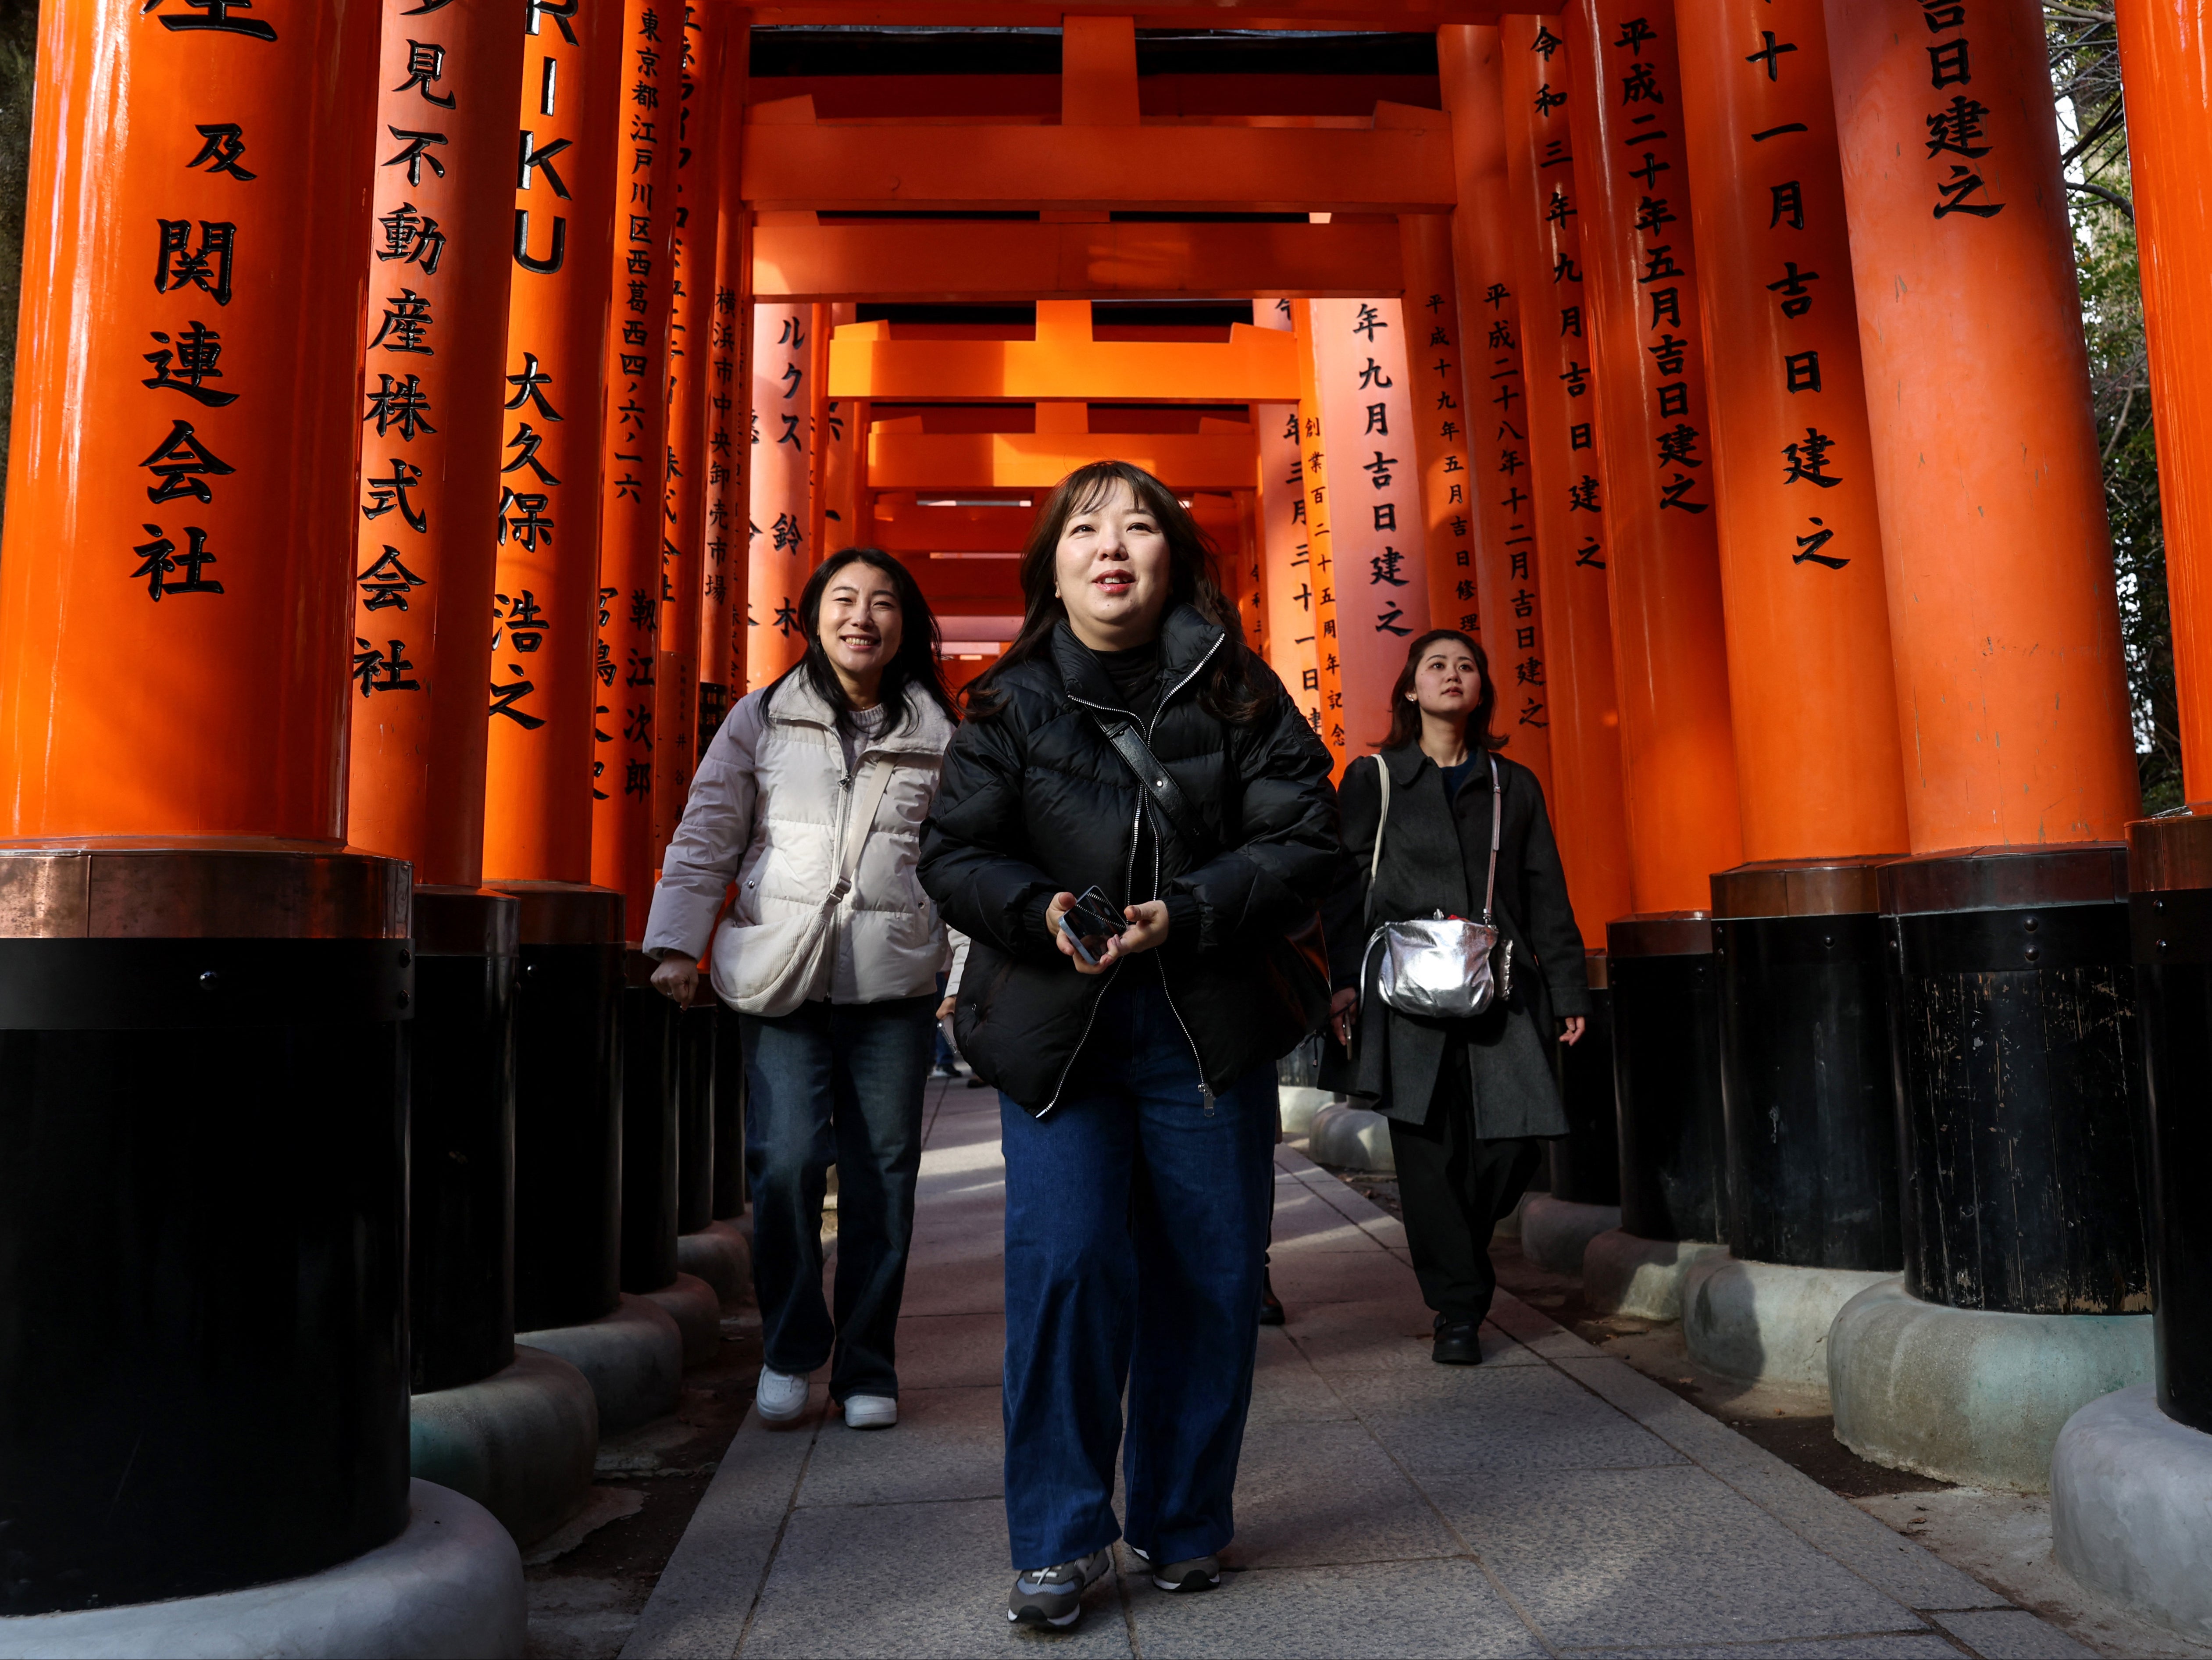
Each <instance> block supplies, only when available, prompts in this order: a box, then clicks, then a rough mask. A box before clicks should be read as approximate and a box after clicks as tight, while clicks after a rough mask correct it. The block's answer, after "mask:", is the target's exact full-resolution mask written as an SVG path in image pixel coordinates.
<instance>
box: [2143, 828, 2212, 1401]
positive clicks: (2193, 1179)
mask: <svg viewBox="0 0 2212 1660" xmlns="http://www.w3.org/2000/svg"><path fill="white" fill-rule="evenodd" d="M2128 888H2129V897H2128V904H2129V909H2130V918H2131V921H2132V922H2133V929H2132V932H2133V934H2134V946H2135V952H2134V955H2135V960H2136V995H2137V998H2138V1000H2139V1004H2140V1007H2141V1010H2142V1043H2143V1060H2144V1067H2143V1071H2144V1074H2145V1082H2146V1085H2147V1088H2146V1091H2145V1093H2146V1095H2147V1097H2148V1104H2149V1115H2148V1116H2149V1129H2150V1158H2149V1165H2150V1195H2149V1198H2150V1214H2149V1220H2148V1243H2149V1247H2150V1276H2151V1286H2152V1290H2153V1292H2154V1299H2155V1315H2154V1325H2155V1327H2156V1329H2157V1333H2158V1380H2157V1381H2158V1404H2159V1406H2160V1409H2161V1410H2163V1411H2164V1412H2165V1414H2166V1416H2167V1417H2169V1418H2171V1419H2172V1420H2174V1421H2175V1422H2176V1423H2180V1424H2186V1425H2187V1426H2189V1427H2190V1428H2191V1429H2196V1430H2203V1431H2204V1432H2207V1433H2212V1205H2208V1204H2207V1203H2206V1197H2205V1192H2204V1183H2205V1176H2206V1173H2207V1172H2208V1171H2212V805H2199V806H2193V807H2191V808H2190V809H2189V810H2188V812H2185V813H2182V814H2177V815H2176V816H2175V817H2173V818H2152V819H2146V820H2144V821H2142V822H2141V823H2138V824H2130V825H2129V826H2128Z"/></svg>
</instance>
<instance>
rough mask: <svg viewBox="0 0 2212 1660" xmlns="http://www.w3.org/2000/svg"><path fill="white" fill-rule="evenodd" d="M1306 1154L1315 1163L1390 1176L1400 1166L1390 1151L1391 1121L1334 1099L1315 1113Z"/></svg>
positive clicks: (1373, 1111) (1308, 1132)
mask: <svg viewBox="0 0 2212 1660" xmlns="http://www.w3.org/2000/svg"><path fill="white" fill-rule="evenodd" d="M1306 1157H1307V1158H1310V1159H1312V1160H1313V1161H1314V1163H1315V1164H1334V1165H1336V1166H1337V1167H1338V1168H1339V1169H1340V1170H1358V1171H1376V1173H1378V1174H1381V1175H1385V1176H1387V1175H1389V1174H1391V1173H1392V1172H1394V1171H1396V1170H1397V1168H1398V1161H1397V1158H1395V1156H1394V1155H1393V1154H1392V1152H1391V1151H1390V1121H1389V1119H1387V1118H1385V1117H1384V1116H1383V1115H1382V1114H1381V1113H1379V1112H1376V1111H1375V1110H1373V1109H1372V1108H1370V1107H1355V1106H1351V1105H1348V1104H1344V1103H1341V1102H1334V1101H1333V1102H1331V1103H1330V1104H1328V1106H1325V1107H1323V1108H1322V1109H1321V1110H1319V1111H1318V1112H1316V1113H1315V1114H1314V1116H1313V1124H1312V1126H1311V1128H1309V1129H1308V1130H1307V1132H1306Z"/></svg>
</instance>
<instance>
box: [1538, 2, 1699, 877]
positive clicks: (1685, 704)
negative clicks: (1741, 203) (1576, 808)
mask: <svg viewBox="0 0 2212 1660" xmlns="http://www.w3.org/2000/svg"><path fill="white" fill-rule="evenodd" d="M1560 32H1561V33H1565V34H1566V35H1568V36H1569V38H1571V40H1572V43H1573V46H1574V56H1575V61H1574V64H1573V66H1572V74H1573V77H1574V78H1573V81H1572V83H1571V98H1570V104H1569V106H1568V108H1567V110H1566V112H1565V113H1566V114H1567V116H1568V117H1569V123H1570V131H1571V134H1572V153H1573V154H1574V155H1575V158H1576V167H1575V184H1576V185H1577V187H1578V188H1579V191H1580V193H1581V194H1580V199H1579V200H1578V201H1577V200H1576V199H1574V198H1572V197H1570V198H1569V199H1568V200H1567V201H1566V202H1565V204H1563V206H1562V209H1561V211H1562V212H1563V214H1564V215H1566V216H1578V217H1579V218H1580V219H1581V220H1582V228H1583V244H1582V249H1583V268H1584V270H1585V271H1586V272H1587V277H1588V289H1587V292H1588V295H1589V302H1590V305H1591V307H1593V309H1594V312H1595V315H1594V317H1593V318H1592V319H1590V323H1589V325H1588V326H1589V328H1590V337H1589V344H1590V346H1591V349H1592V350H1591V359H1592V363H1593V367H1594V369H1595V403H1596V404H1597V417H1598V422H1599V425H1600V427H1601V431H1602V435H1603V446H1604V447H1603V450H1602V452H1601V455H1602V470H1601V472H1600V473H1599V474H1598V475H1597V476H1599V477H1601V478H1602V480H1603V499H1604V502H1605V509H1606V519H1607V524H1608V525H1609V526H1610V529H1611V541H1610V544H1609V547H1608V550H1607V556H1606V576H1607V587H1608V589H1609V597H1610V599H1611V601H1612V614H1613V668H1614V673H1615V675H1616V677H1617V678H1616V682H1615V684H1616V687H1617V689H1618V690H1619V693H1620V723H1621V724H1620V751H1621V768H1622V778H1623V781H1624V783H1625V785H1626V801H1627V811H1628V850H1629V863H1630V879H1631V885H1632V891H1633V894H1634V898H1635V904H1636V909H1638V911H1639V912H1650V911H1670V910H1702V909H1705V908H1706V907H1707V906H1708V905H1709V904H1710V903H1711V880H1710V879H1711V874H1712V873H1713V872H1715V871H1717V870H1726V869H1728V868H1729V867H1730V866H1734V865H1737V864H1740V863H1741V862H1742V858H1743V833H1742V829H1741V822H1740V818H1739V815H1738V812H1737V807H1736V771H1735V734H1734V732H1733V729H1732V727H1731V725H1730V722H1729V686H1728V656H1727V641H1726V634H1725V631H1724V629H1723V626H1722V611H1721V591H1720V562H1719V554H1718V548H1717V538H1716V536H1715V533H1714V528H1713V480H1712V465H1711V461H1712V452H1711V447H1710V444H1709V442H1708V440H1707V436H1706V428H1707V424H1708V423H1707V421H1706V417H1705V347H1704V329H1703V326H1702V323H1701V320H1700V319H1699V313H1698V290H1697V264H1698V261H1697V255H1696V252H1695V250H1694V249H1693V247H1692V237H1691V223H1692V222H1691V216H1690V213H1689V211H1688V210H1689V206H1690V200H1689V198H1690V189H1689V171H1688V158H1687V155H1686V150H1685V148H1684V145H1683V141H1682V124H1681V108H1682V89H1681V77H1680V72H1679V70H1678V68H1677V64H1676V59H1675V52H1674V8H1673V6H1672V5H1671V4H1668V3H1666V0H1659V3H1655V4H1645V3H1644V0H1576V3H1575V5H1574V6H1573V7H1572V8H1571V9H1570V11H1569V12H1568V13H1567V15H1566V17H1565V21H1564V22H1563V25H1562V28H1561V30H1560ZM1555 188H1557V187H1555ZM1546 211H1547V212H1550V211H1552V198H1551V196H1550V193H1548V192H1547V203H1546ZM1585 401H1588V400H1585Z"/></svg>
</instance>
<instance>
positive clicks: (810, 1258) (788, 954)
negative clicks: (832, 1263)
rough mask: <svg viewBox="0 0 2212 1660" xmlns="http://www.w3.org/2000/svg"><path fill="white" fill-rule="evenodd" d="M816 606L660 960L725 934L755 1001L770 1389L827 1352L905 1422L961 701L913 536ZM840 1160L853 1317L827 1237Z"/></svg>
mask: <svg viewBox="0 0 2212 1660" xmlns="http://www.w3.org/2000/svg"><path fill="white" fill-rule="evenodd" d="M799 622H800V625H801V628H802V629H803V631H804V633H805V638H806V642H807V644H806V654H805V657H803V658H801V659H800V660H799V662H798V663H797V664H796V665H795V666H793V668H792V669H791V670H790V671H789V672H787V673H786V674H785V675H784V676H783V677H782V678H781V679H779V680H777V681H775V683H774V684H771V685H769V686H766V687H763V689H762V690H759V691H757V692H754V693H752V694H751V695H750V696H747V697H745V698H744V700H743V701H741V702H739V703H738V706H737V708H734V709H732V710H731V711H730V715H729V718H728V719H727V720H726V721H723V722H722V727H721V730H720V732H718V733H716V734H715V735H714V742H713V743H712V744H710V745H708V749H707V753H706V754H705V756H704V757H702V758H701V760H700V763H699V770H698V773H697V775H696V776H695V777H694V778H693V780H692V783H691V795H690V802H689V805H687V806H686V807H685V808H684V822H683V824H682V825H681V826H680V827H679V828H678V830H677V832H676V838H675V840H674V841H673V842H671V843H670V844H669V848H668V853H667V856H666V857H665V860H663V861H662V866H661V877H660V885H659V888H658V889H657V890H656V891H655V892H654V894H653V915H652V918H651V920H650V921H648V922H647V927H646V937H645V949H646V950H647V952H650V953H651V954H652V955H653V956H655V957H657V958H659V959H660V966H659V969H658V970H656V971H655V972H654V974H653V984H654V985H655V986H657V987H659V988H660V989H661V990H662V991H664V992H665V993H666V994H668V995H669V996H671V997H673V998H674V999H676V1000H677V1001H678V1002H679V1003H688V1002H689V1001H690V998H691V995H692V993H693V990H694V988H696V984H697V982H698V971H699V963H700V959H701V958H702V956H705V955H706V954H707V953H708V948H709V944H710V937H711V946H712V959H711V965H712V970H713V976H714V991H715V994H717V995H718V996H720V998H721V1000H723V1001H724V1002H726V1003H727V1004H729V1005H730V1006H732V1008H734V1009H736V1010H737V1011H738V1013H739V1014H740V1015H741V1016H742V1017H743V1018H742V1019H741V1020H740V1022H739V1025H740V1026H741V1028H742V1030H743V1032H744V1055H745V1090H746V1094H745V1168H746V1171H747V1172H748V1174H749V1175H750V1177H751V1179H752V1192H753V1283H754V1287H755V1290H756V1291H757V1293H758V1295H759V1298H760V1310H761V1327H762V1333H761V1335H762V1341H763V1348H764V1351H765V1353H764V1355H763V1359H764V1361H765V1365H763V1369H762V1371H761V1377H760V1383H759V1385H758V1387H757V1390H756V1392H755V1396H754V1402H755V1407H756V1409H757V1411H758V1412H759V1414H760V1415H761V1417H762V1418H763V1420H766V1421H768V1422H770V1423H788V1422H790V1421H791V1420H794V1419H796V1418H798V1417H799V1416H800V1415H801V1414H804V1413H805V1410H806V1392H807V1378H808V1374H810V1373H811V1372H812V1371H815V1370H816V1369H817V1368H818V1367H819V1366H821V1365H822V1364H823V1362H824V1361H825V1360H826V1361H829V1362H831V1366H830V1374H829V1393H830V1395H831V1396H832V1397H833V1398H834V1399H835V1400H836V1401H837V1402H840V1403H841V1404H842V1406H843V1408H844V1412H845V1422H846V1424H847V1425H848V1426H850V1427H852V1428H854V1429H882V1428H887V1427H888V1426H890V1425H892V1424H895V1423H896V1422H897V1421H898V1374H897V1371H896V1355H895V1350H894V1338H895V1335H896V1330H897V1327H898V1314H899V1300H900V1297H901V1295H902V1292H903V1291H904V1289H905V1286H906V1264H907V1251H908V1243H909V1241H910V1239H911V1238H912V1236H913V1232H914V1194H915V1176H916V1173H917V1171H919V1170H920V1168H921V1098H922V1089H923V1086H924V1084H925V1082H926V1080H927V1076H928V1072H929V1063H930V1055H931V1051H932V1049H933V1045H934V1043H935V1041H936V1013H937V1002H938V997H937V970H938V966H939V964H940V963H941V962H942V961H943V960H944V956H945V930H944V927H943V925H942V924H941V923H940V922H939V921H938V916H937V907H936V906H935V905H934V904H933V903H931V902H930V900H929V898H928V897H927V895H925V894H924V893H923V892H922V891H921V883H920V882H918V881H917V880H916V879H915V860H916V859H917V857H918V856H919V854H920V850H921V824H922V821H923V820H924V819H925V818H927V817H928V816H929V809H930V805H931V803H932V802H933V800H935V798H936V794H937V774H938V767H939V763H940V762H941V760H942V759H943V757H944V754H945V745H947V744H948V743H950V742H951V738H952V727H953V721H954V719H955V716H954V714H953V708H952V700H951V696H949V695H948V694H947V692H946V691H945V680H944V676H943V672H942V671H941V670H940V669H939V666H938V658H937V651H938V633H937V623H936V621H935V619H934V618H933V617H931V615H930V612H929V605H928V602H927V600H926V599H924V598H923V597H922V593H921V587H919V585H917V584H916V583H915V580H914V577H913V575H911V574H910V573H909V572H908V570H907V569H906V568H905V567H904V566H902V565H901V564H900V563H899V562H898V561H897V560H896V559H894V558H892V557H891V556H890V555H889V554H887V553H884V552H881V551H878V550H876V549H873V548H848V549H846V550H844V551H842V552H841V553H836V554H833V555H831V556H830V557H829V559H828V560H827V561H826V562H823V565H822V567H821V568H820V569H818V570H817V571H816V572H815V573H814V575H812V576H811V578H810V579H809V580H808V581H807V584H806V588H805V593H803V594H801V595H800V597H799ZM732 879H734V880H735V882H736V888H735V891H734V892H731V897H730V906H729V911H728V914H727V915H726V916H724V917H723V918H722V919H721V921H720V925H719V926H717V923H716V915H717V913H718V912H719V911H720V909H721V905H722V900H723V896H724V895H725V893H726V892H730V884H731V882H732ZM831 1164H835V1165H836V1167H837V1172H838V1182H837V1284H836V1315H835V1318H834V1321H833V1318H832V1316H831V1311H830V1310H829V1308H827V1307H826V1306H825V1305H824V1304H823V1296H822V1243H821V1241H822V1202H823V1194H824V1191H825V1189H826V1187H827V1183H828V1176H829V1166H830V1165H831Z"/></svg>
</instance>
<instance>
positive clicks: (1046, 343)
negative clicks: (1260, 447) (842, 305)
mask: <svg viewBox="0 0 2212 1660" xmlns="http://www.w3.org/2000/svg"><path fill="white" fill-rule="evenodd" d="M1037 320H1038V330H1037V337H1036V339H1035V340H899V339H893V338H891V337H890V325H889V324H885V323H859V324H854V325H849V326H848V328H846V329H842V330H840V331H838V336H837V338H836V343H835V344H833V346H832V347H831V349H830V358H829V392H830V395H831V396H832V397H836V398H874V399H876V400H877V401H878V402H884V401H890V400H897V399H932V400H935V399H990V398H1006V399H1011V400H1018V401H1020V402H1024V403H1027V402H1031V401H1034V400H1036V399H1039V398H1079V399H1082V400H1084V401H1086V402H1093V403H1097V402H1105V401H1109V400H1115V401H1119V400H1131V401H1139V400H1141V401H1143V402H1146V403H1154V402H1163V403H1174V402H1183V403H1194V404H1246V403H1285V402H1289V401H1291V400H1292V399H1295V398H1297V385H1298V380H1297V352H1296V351H1295V350H1294V349H1293V347H1292V345H1291V337H1290V336H1288V335H1286V334H1279V333H1276V332H1274V331H1272V330H1267V329H1255V328H1249V327H1246V326H1245V325H1243V324H1236V325H1231V330H1230V339H1229V342H1228V344H1224V345H1212V344H1200V343H1197V342H1189V341H1164V340H1163V341H1153V340H1141V341H1140V340H1094V339H1093V338H1092V337H1091V306H1090V302H1089V301H1083V300H1075V301H1066V300H1061V301H1045V302H1043V303H1042V304H1041V305H1040V306H1039V307H1038V309H1037Z"/></svg>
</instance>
